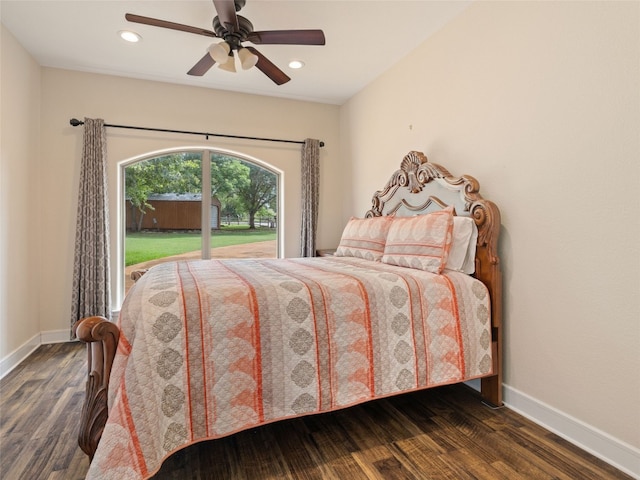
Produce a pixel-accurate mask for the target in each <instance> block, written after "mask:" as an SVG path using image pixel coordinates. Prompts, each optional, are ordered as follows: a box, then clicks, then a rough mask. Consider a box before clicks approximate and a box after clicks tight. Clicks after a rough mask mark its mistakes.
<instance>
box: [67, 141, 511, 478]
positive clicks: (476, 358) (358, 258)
mask: <svg viewBox="0 0 640 480" xmlns="http://www.w3.org/2000/svg"><path fill="white" fill-rule="evenodd" d="M499 229H500V213H499V210H498V208H497V207H496V205H495V204H494V203H492V202H491V201H489V200H485V199H484V198H482V196H481V195H480V194H479V183H478V182H477V181H476V180H475V179H474V178H473V177H471V176H461V177H454V176H453V175H451V174H450V173H449V172H448V171H447V170H446V169H445V168H443V167H441V166H439V165H437V164H434V163H431V162H429V161H428V160H427V158H426V156H425V155H424V154H422V153H420V152H409V154H407V155H406V156H405V157H404V158H403V159H402V162H401V165H400V168H399V169H398V170H397V171H395V172H394V173H393V175H392V176H391V178H390V180H389V181H388V182H387V184H386V185H385V186H384V188H383V189H382V190H379V191H377V192H375V194H374V195H373V199H372V206H371V209H370V210H369V211H368V212H366V214H365V215H364V216H363V217H362V218H351V219H350V220H349V222H348V223H347V225H346V226H345V229H344V232H343V234H342V238H341V240H340V244H339V245H338V248H337V250H336V251H335V253H334V254H333V255H324V256H322V257H314V258H290V259H235V260H198V261H182V262H170V263H165V264H162V265H159V266H156V267H153V268H152V269H150V270H149V271H148V272H146V273H145V274H144V275H143V276H141V277H140V278H139V279H138V280H137V282H136V283H135V285H134V287H133V288H132V289H131V291H130V292H129V293H128V295H127V297H126V299H125V302H124V303H123V306H122V310H121V312H120V315H119V319H118V323H117V324H115V323H112V322H108V321H107V320H106V319H104V318H101V317H90V318H86V319H83V320H81V321H80V322H78V324H77V325H76V333H77V336H78V338H80V339H81V340H82V341H85V342H87V351H88V380H87V387H86V398H85V403H84V405H83V410H82V418H81V428H80V434H79V444H80V446H81V448H82V449H83V450H84V451H85V452H86V453H87V454H88V455H89V456H90V458H91V466H90V469H89V473H88V476H87V478H101V479H107V478H114V479H119V480H122V479H140V478H149V477H150V476H152V475H153V474H154V473H155V472H157V470H158V469H159V468H160V466H161V464H162V462H163V460H164V459H166V458H167V457H168V456H170V455H171V454H172V453H174V452H176V451H178V450H180V449H182V448H184V447H186V446H188V445H191V444H193V443H196V442H199V441H203V440H210V439H215V438H220V437H223V436H226V435H231V434H233V433H236V432H238V431H242V430H245V429H249V428H253V427H256V426H259V425H264V424H267V423H271V422H275V421H278V420H283V419H286V418H293V417H297V416H302V415H310V414H318V413H322V412H328V411H333V410H336V409H342V408H348V407H350V406H352V405H356V404H359V403H362V402H366V401H371V400H375V399H377V398H383V397H388V396H392V395H398V394H402V393H405V392H410V391H416V390H420V389H426V388H433V387H437V386H441V385H446V384H452V383H459V382H466V381H469V380H472V379H480V385H481V387H480V390H481V397H482V399H483V400H484V401H485V402H486V403H488V404H491V405H496V406H497V405H501V404H502V347H501V343H502V333H501V332H502V330H501V301H502V284H501V272H500V262H499V258H498V254H497V242H498V235H499Z"/></svg>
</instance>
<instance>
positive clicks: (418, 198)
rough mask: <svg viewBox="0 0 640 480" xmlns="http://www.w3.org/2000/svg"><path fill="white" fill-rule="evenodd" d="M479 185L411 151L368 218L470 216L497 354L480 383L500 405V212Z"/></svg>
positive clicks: (486, 394)
mask: <svg viewBox="0 0 640 480" xmlns="http://www.w3.org/2000/svg"><path fill="white" fill-rule="evenodd" d="M479 190H480V184H479V183H478V181H477V180H476V179H475V178H473V177H471V176H469V175H463V176H461V177H454V176H453V175H451V173H449V171H448V170H447V169H446V168H444V167H442V166H440V165H437V164H435V163H431V162H429V161H428V159H427V157H426V156H425V155H424V154H423V153H421V152H416V151H412V152H409V153H408V154H407V155H405V157H404V158H403V159H402V162H401V164H400V168H399V169H398V170H396V171H395V172H394V173H393V175H392V176H391V178H390V179H389V181H388V182H387V184H386V185H385V187H384V188H383V189H382V190H378V191H377V192H376V193H375V194H374V195H373V198H372V201H371V202H372V206H371V210H369V211H368V212H367V213H366V215H365V216H366V217H377V216H381V215H399V216H409V215H417V214H421V213H429V212H433V211H436V210H441V209H443V208H445V207H447V206H449V205H453V206H454V207H455V211H456V215H460V216H470V217H472V218H473V219H474V220H475V223H476V226H477V227H478V244H477V247H476V260H475V267H476V268H475V274H474V276H475V277H476V278H477V279H478V280H480V281H481V282H482V283H484V284H485V285H486V286H487V288H488V290H489V294H490V295H491V323H492V337H493V338H492V340H493V350H494V352H493V353H494V355H493V356H494V372H496V373H495V374H494V375H493V376H491V377H487V378H483V379H482V396H483V397H484V399H485V400H486V401H487V402H489V403H491V404H493V405H501V404H502V272H501V269H500V259H499V257H498V237H499V234H500V210H498V207H497V206H496V204H495V203H493V202H491V201H490V200H485V199H484V198H482V196H481V195H480V193H479Z"/></svg>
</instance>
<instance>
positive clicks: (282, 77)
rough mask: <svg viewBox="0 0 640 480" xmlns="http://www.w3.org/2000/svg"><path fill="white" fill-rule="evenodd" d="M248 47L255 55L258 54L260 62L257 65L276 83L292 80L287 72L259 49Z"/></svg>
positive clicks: (280, 83)
mask: <svg viewBox="0 0 640 480" xmlns="http://www.w3.org/2000/svg"><path fill="white" fill-rule="evenodd" d="M246 48H247V49H248V50H249V51H250V52H251V53H253V54H254V55H257V57H258V63H256V67H257V68H258V69H259V70H260V71H261V72H262V73H264V74H265V75H266V76H267V77H269V78H270V79H271V80H273V82H274V83H275V84H276V85H282V84H283V83H287V82H288V81H289V80H291V79H290V78H289V77H288V76H287V74H286V73H284V72H283V71H282V70H280V69H279V68H278V67H277V66H276V65H275V64H274V63H272V62H271V60H269V59H268V58H267V57H265V56H264V55H262V54H261V53H260V52H259V51H258V50H256V49H255V48H253V47H246Z"/></svg>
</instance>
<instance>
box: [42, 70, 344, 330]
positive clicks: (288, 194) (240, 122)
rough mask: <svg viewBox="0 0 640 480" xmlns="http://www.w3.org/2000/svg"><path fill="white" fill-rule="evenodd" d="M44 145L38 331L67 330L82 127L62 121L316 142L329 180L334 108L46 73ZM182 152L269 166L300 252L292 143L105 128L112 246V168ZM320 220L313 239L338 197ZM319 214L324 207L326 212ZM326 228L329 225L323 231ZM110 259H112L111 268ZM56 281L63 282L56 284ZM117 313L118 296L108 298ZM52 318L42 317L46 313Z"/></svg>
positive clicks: (288, 249) (290, 250) (288, 251)
mask: <svg viewBox="0 0 640 480" xmlns="http://www.w3.org/2000/svg"><path fill="white" fill-rule="evenodd" d="M42 92H43V102H42V125H43V128H42V144H43V148H44V149H45V150H46V152H47V155H46V157H47V158H46V161H45V162H43V164H42V165H41V168H42V170H43V172H44V174H45V178H48V179H54V178H55V179H56V180H55V181H46V182H43V185H42V192H41V193H42V195H43V197H44V198H55V199H59V200H57V201H56V202H55V203H51V204H49V205H43V207H42V208H43V209H44V210H45V212H44V215H43V223H42V227H43V228H44V229H46V231H48V232H50V238H49V244H48V245H47V246H46V247H45V248H43V250H42V251H41V258H40V261H41V263H42V266H43V276H44V278H43V281H44V282H45V283H46V284H57V285H58V286H57V288H55V289H50V290H49V289H47V290H45V291H44V292H43V298H42V302H41V312H40V317H41V327H42V329H43V330H51V329H56V328H64V326H65V322H66V321H67V317H68V310H69V299H70V298H71V297H70V295H71V293H70V280H69V279H70V278H71V274H72V266H73V261H72V258H73V257H72V256H73V238H74V237H73V230H74V222H75V212H76V207H77V204H76V196H75V194H73V195H69V193H68V192H75V191H76V190H77V182H78V177H79V158H80V153H81V142H82V129H81V128H74V127H71V126H70V125H69V119H70V118H72V117H79V118H82V117H84V116H86V117H99V118H103V119H104V120H105V122H107V123H112V124H124V125H136V126H149V127H157V128H168V129H179V130H188V131H206V132H214V133H225V134H231V135H248V136H264V137H272V138H285V139H294V140H304V139H305V138H307V137H312V138H319V139H321V140H323V141H325V143H326V146H325V147H324V148H323V149H321V164H322V170H321V175H322V176H323V177H324V178H332V177H335V176H336V171H335V169H336V165H337V152H338V127H337V125H338V112H339V109H338V107H336V106H331V105H322V104H318V103H308V102H299V101H292V100H282V99H276V98H268V97H260V96H252V95H244V94H236V93H227V92H221V91H215V90H211V89H203V88H192V87H184V86H177V85H170V84H164V83H156V82H148V81H142V80H132V79H125V78H119V77H110V76H104V75H94V74H87V73H78V72H70V71H65V70H58V69H49V68H45V69H43V89H42ZM183 147H208V148H219V149H225V150H230V151H234V152H238V153H242V154H243V155H246V156H249V157H251V158H255V159H258V160H261V161H263V162H266V163H268V164H270V165H272V166H274V167H276V168H277V169H279V170H281V171H282V172H283V173H284V201H285V202H286V207H285V216H284V226H285V235H284V254H285V256H289V257H291V256H298V255H299V252H300V247H299V235H300V233H299V232H300V201H299V198H300V151H301V150H300V149H301V146H300V145H297V144H286V143H270V142H257V141H247V140H233V139H224V138H219V137H210V139H209V140H206V139H205V138H204V137H196V136H184V135H177V134H165V133H155V132H154V133H148V132H138V131H130V130H122V129H114V128H109V129H107V151H108V152H107V156H108V162H109V165H108V175H109V186H110V188H109V196H110V211H111V227H112V228H111V232H112V249H115V246H116V245H117V238H116V232H117V213H118V205H117V199H118V196H119V195H118V191H117V181H116V179H117V178H118V171H119V169H118V164H119V163H120V162H122V161H124V160H127V159H130V158H133V157H136V156H140V155H144V154H147V153H149V152H152V151H158V150H161V149H171V148H183ZM323 197H324V198H325V202H324V203H323V211H322V212H321V216H322V217H321V219H320V231H321V234H320V238H322V236H323V235H327V234H329V233H330V231H331V228H330V222H329V220H328V218H329V217H327V213H328V212H329V211H331V210H332V209H336V208H337V206H338V205H339V203H337V202H338V199H336V198H332V196H331V195H329V194H328V193H327V192H326V190H325V191H324V192H323ZM325 208H326V209H325ZM325 226H327V227H326V228H325ZM115 262H116V256H115V255H113V256H112V266H113V268H112V271H115V267H116V263H115ZM61 279H63V280H62V281H61ZM114 302H115V305H114V306H115V307H117V306H118V300H117V299H116V298H114ZM52 310H53V311H54V312H55V315H50V314H49V315H48V314H47V312H51V311H52Z"/></svg>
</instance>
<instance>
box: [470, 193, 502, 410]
mask: <svg viewBox="0 0 640 480" xmlns="http://www.w3.org/2000/svg"><path fill="white" fill-rule="evenodd" d="M471 217H472V218H473V219H474V220H475V222H476V225H477V226H478V244H477V246H476V272H475V274H474V275H475V277H476V278H477V279H478V280H480V281H482V283H484V284H485V285H486V286H487V290H489V296H490V298H491V340H492V343H491V347H492V356H493V375H491V376H490V377H484V378H482V379H481V382H480V388H481V390H480V393H481V395H482V398H483V400H484V401H485V402H486V403H488V404H490V405H491V406H496V407H498V406H501V405H502V270H501V268H500V258H499V257H498V237H499V235H500V210H498V207H497V206H496V204H495V203H493V202H491V201H490V200H485V199H482V200H478V201H476V202H474V203H473V204H472V205H471Z"/></svg>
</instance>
